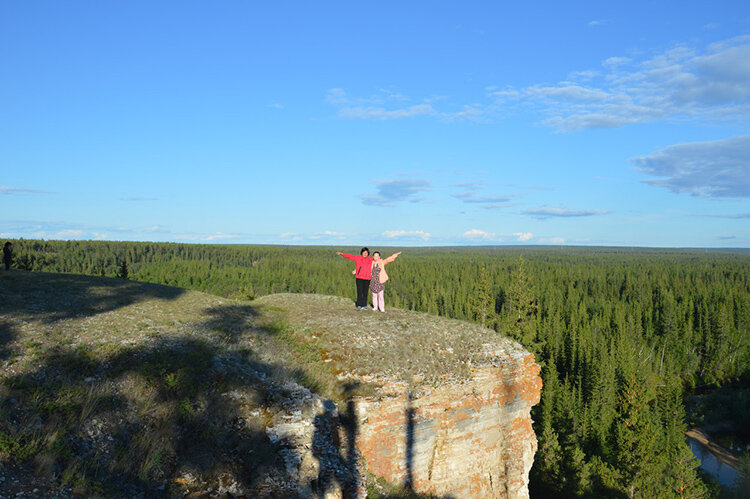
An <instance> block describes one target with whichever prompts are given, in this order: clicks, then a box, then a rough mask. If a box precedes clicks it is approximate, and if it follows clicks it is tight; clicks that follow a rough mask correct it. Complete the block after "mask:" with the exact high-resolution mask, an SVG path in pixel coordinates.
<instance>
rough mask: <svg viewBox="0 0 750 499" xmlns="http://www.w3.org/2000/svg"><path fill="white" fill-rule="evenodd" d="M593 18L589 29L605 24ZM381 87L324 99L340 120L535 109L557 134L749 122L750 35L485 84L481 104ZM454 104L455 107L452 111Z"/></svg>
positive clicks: (453, 117) (493, 117) (478, 115)
mask: <svg viewBox="0 0 750 499" xmlns="http://www.w3.org/2000/svg"><path fill="white" fill-rule="evenodd" d="M605 23H606V22H605V21H604V20H593V21H591V22H589V26H592V27H594V26H602V25H604V24H605ZM398 95H399V99H400V100H395V99H394V98H393V97H392V96H391V95H390V94H386V93H384V92H382V91H381V92H377V93H376V94H374V95H372V96H370V97H365V98H361V97H359V98H353V97H351V96H349V95H348V94H347V93H346V92H345V91H344V90H343V89H340V88H334V89H331V90H329V92H328V95H327V97H326V101H327V102H328V103H329V104H331V105H333V106H335V107H336V108H337V109H338V114H339V116H340V117H342V118H349V119H374V120H389V119H404V118H411V117H415V116H431V117H434V118H436V119H440V120H443V121H457V120H471V121H475V122H479V123H490V122H495V121H497V120H499V119H502V118H503V117H504V116H507V115H508V114H509V113H512V112H523V113H525V114H529V112H533V113H538V114H539V115H541V117H542V123H543V124H544V125H547V126H549V127H552V128H555V129H556V130H558V131H560V132H571V131H575V130H582V129H590V128H616V127H622V126H625V125H630V124H636V123H646V122H651V121H656V120H662V121H663V120H680V121H694V122H706V121H709V122H726V121H728V122H739V123H745V124H746V123H747V122H748V116H750V35H745V36H740V37H736V38H732V39H729V40H725V41H722V42H719V43H714V44H711V45H708V46H703V47H699V46H692V45H687V44H678V45H675V46H673V47H671V48H670V49H668V50H665V51H662V52H658V53H651V54H649V55H646V56H640V57H639V56H632V57H623V56H619V55H614V56H612V57H609V58H607V59H605V60H603V61H602V62H601V65H600V66H599V67H595V68H585V69H583V70H580V71H576V72H574V73H571V74H568V75H566V76H565V77H564V78H561V79H560V80H559V81H557V82H553V83H549V82H544V83H543V82H539V83H535V84H532V85H528V86H524V87H504V88H502V87H501V88H498V87H497V86H488V87H487V88H486V95H485V97H484V98H483V99H482V100H481V101H480V102H472V103H461V104H460V105H455V104H453V105H451V102H450V99H447V98H446V99H440V100H439V101H438V100H434V99H429V98H423V99H421V100H419V99H417V100H416V101H412V100H411V99H408V98H406V97H404V96H402V95H401V94H398ZM451 106H452V107H453V109H451Z"/></svg>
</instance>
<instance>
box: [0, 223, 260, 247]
mask: <svg viewBox="0 0 750 499" xmlns="http://www.w3.org/2000/svg"><path fill="white" fill-rule="evenodd" d="M0 225H1V226H2V227H3V228H4V229H5V231H4V232H3V237H8V238H17V237H23V238H26V239H52V240H55V239H58V240H60V239H61V240H85V239H109V238H111V239H115V240H120V241H139V240H160V241H184V242H213V241H219V240H233V239H239V238H242V237H246V236H247V235H246V234H245V235H241V234H225V233H222V232H215V233H198V232H174V231H171V230H169V229H167V228H164V227H160V226H156V225H154V226H151V227H121V226H90V225H84V224H77V223H70V222H65V221H57V220H56V221H46V220H45V221H35V220H0Z"/></svg>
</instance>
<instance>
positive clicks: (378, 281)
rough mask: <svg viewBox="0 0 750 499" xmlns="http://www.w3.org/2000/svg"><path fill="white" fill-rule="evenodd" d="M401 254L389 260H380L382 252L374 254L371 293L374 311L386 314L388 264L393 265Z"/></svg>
mask: <svg viewBox="0 0 750 499" xmlns="http://www.w3.org/2000/svg"><path fill="white" fill-rule="evenodd" d="M400 254H401V252H400V251H399V252H398V253H394V254H392V255H391V256H389V257H388V258H385V259H383V258H380V251H376V252H374V253H373V254H372V272H371V273H370V274H371V276H370V291H372V309H373V310H380V311H381V312H385V282H386V281H387V280H388V274H387V273H386V271H385V266H386V264H389V263H391V262H392V261H394V260H395V259H396V258H398V255H400Z"/></svg>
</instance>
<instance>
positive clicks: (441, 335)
mask: <svg viewBox="0 0 750 499" xmlns="http://www.w3.org/2000/svg"><path fill="white" fill-rule="evenodd" d="M259 303H260V304H262V305H263V306H265V307H267V308H269V309H271V310H276V311H277V312H278V313H279V314H280V315H279V318H280V320H282V321H283V323H284V324H285V326H286V327H287V329H286V330H285V334H286V335H287V340H288V341H293V342H298V343H301V344H305V345H308V346H309V348H310V351H311V352H319V353H320V354H321V359H320V360H322V363H323V364H324V365H326V366H327V367H328V368H329V369H330V372H331V373H332V374H333V375H335V376H336V377H337V379H338V381H339V382H340V385H341V386H343V387H345V388H344V392H343V393H341V394H340V397H339V403H338V406H339V407H338V412H334V411H335V409H330V410H328V411H319V415H318V416H317V419H316V420H315V421H312V422H310V421H304V418H300V419H299V420H298V421H297V422H296V423H295V424H292V425H289V424H287V425H286V426H283V427H282V432H281V433H284V434H286V435H287V440H288V441H293V442H294V443H292V444H289V445H290V448H293V449H294V454H295V455H297V456H302V457H301V458H300V459H299V462H300V464H302V466H301V467H300V477H301V476H302V475H304V474H308V475H310V476H317V477H321V476H328V475H330V477H331V478H330V479H329V480H328V481H329V482H330V484H331V485H332V486H331V487H329V486H328V484H327V483H320V480H319V479H318V480H317V481H314V483H312V484H311V486H310V489H309V490H324V491H327V492H328V493H329V496H330V497H337V496H340V495H344V496H359V497H362V496H364V495H365V493H364V486H363V482H364V481H365V480H366V478H367V475H368V474H371V475H372V476H374V477H377V478H383V479H385V480H386V481H387V482H390V483H394V484H401V485H403V486H404V487H405V488H407V489H413V490H414V491H415V492H417V493H425V494H431V495H438V496H444V497H455V498H463V497H466V498H469V497H470V498H482V497H488V498H489V497H503V498H525V497H528V475H529V470H530V469H531V466H532V463H533V458H534V453H535V451H536V447H537V444H536V437H535V435H534V432H533V429H532V427H531V417H530V410H531V407H532V406H533V405H534V404H536V403H537V402H538V401H539V397H540V391H541V378H540V377H539V367H538V366H537V365H536V363H535V362H534V357H533V355H532V354H530V353H529V352H527V351H525V350H524V349H523V348H522V347H521V346H520V345H518V344H517V343H515V342H513V341H511V340H508V339H507V338H503V337H501V336H498V335H497V334H496V333H494V332H492V331H489V330H486V329H483V328H480V327H478V326H475V325H471V324H467V323H464V322H460V321H454V320H447V319H441V318H437V317H434V316H428V315H425V314H418V313H414V312H405V311H400V310H388V311H387V312H386V313H385V314H381V313H378V312H364V311H356V310H354V309H353V307H352V306H351V303H350V302H349V301H347V300H342V299H338V298H331V297H321V296H311V295H274V296H269V297H265V298H262V299H261V300H259ZM308 367H309V366H308ZM320 414H328V416H329V417H328V418H327V419H325V418H324V419H321V416H320ZM308 419H309V418H308ZM334 420H338V421H341V422H342V424H341V426H340V428H338V430H331V427H330V425H331V423H330V421H334ZM323 421H327V422H326V423H325V424H324V423H323ZM334 424H335V423H334ZM322 428H324V429H325V431H323V430H321V429H322ZM270 431H271V432H272V433H273V434H274V435H277V438H279V439H280V440H284V436H283V435H279V432H278V430H277V429H273V428H272V429H271V430H270ZM322 433H325V434H326V435H327V436H326V438H322V437H321V434H322ZM334 434H335V435H334ZM331 435H334V438H335V439H337V442H338V443H339V445H335V446H333V447H331V448H333V449H335V451H330V452H328V451H326V450H324V449H322V448H321V445H322V444H326V445H329V444H330V438H329V437H330V436H331ZM327 439H328V440H327ZM329 447H330V445H329ZM329 450H330V449H329ZM326 452H328V454H326ZM321 455H328V457H331V458H332V459H329V461H330V462H338V463H339V464H338V465H337V466H331V465H325V466H331V470H334V471H335V470H342V471H338V473H339V475H338V476H343V475H345V474H347V473H348V475H347V478H343V479H341V480H336V479H335V476H336V474H335V473H334V471H331V472H321V470H320V467H321V465H323V463H324V461H320V460H319V459H314V458H315V457H316V456H317V457H320V456H321ZM316 460H317V461H318V462H317V463H316ZM354 461H357V462H358V463H359V464H357V465H356V466H353V467H351V466H350V467H349V468H348V469H347V465H346V464H347V463H353V462H354ZM305 462H308V463H311V465H310V466H308V469H307V470H306V471H305V470H303V468H304V464H303V463H305ZM302 481H304V479H302ZM347 487H348V488H347ZM347 490H348V492H347Z"/></svg>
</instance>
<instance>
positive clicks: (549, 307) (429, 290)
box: [14, 240, 750, 497]
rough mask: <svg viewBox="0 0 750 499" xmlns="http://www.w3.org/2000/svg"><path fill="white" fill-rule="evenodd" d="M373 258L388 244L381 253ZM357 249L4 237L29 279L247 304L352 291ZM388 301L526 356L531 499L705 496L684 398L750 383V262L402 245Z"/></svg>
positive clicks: (648, 253)
mask: <svg viewBox="0 0 750 499" xmlns="http://www.w3.org/2000/svg"><path fill="white" fill-rule="evenodd" d="M377 249H379V250H380V251H381V252H382V253H383V254H384V256H387V255H388V254H389V253H390V250H389V249H388V248H377ZM337 250H341V251H348V252H350V253H356V252H357V251H358V250H359V248H322V247H287V246H284V247H281V246H234V245H188V244H167V243H132V242H84V241H69V242H59V241H31V240H20V241H15V242H14V251H15V254H16V265H17V266H20V267H24V268H27V269H29V270H38V271H48V272H75V273H84V274H92V275H108V276H114V275H116V274H117V273H118V271H120V270H121V267H122V262H125V263H126V265H127V268H128V275H129V277H130V278H131V279H137V280H141V281H148V282H153V283H159V284H167V285H172V286H180V287H185V288H191V289H197V290H201V291H206V292H209V293H214V294H218V295H223V296H229V297H237V298H245V299H252V298H253V297H255V296H260V295H264V294H269V293H277V292H299V293H322V294H332V295H340V296H345V297H353V296H354V282H353V280H354V278H353V276H352V275H351V273H350V271H351V270H352V268H353V265H352V263H351V262H350V261H347V260H345V259H343V258H341V257H339V256H336V255H335V253H334V252H335V251H337ZM389 275H390V276H391V280H390V281H389V282H388V285H387V291H386V301H387V302H388V304H389V305H390V306H396V307H401V308H405V309H412V310H419V311H425V312H430V313H435V314H439V315H443V316H447V317H453V318H459V319H466V320H471V321H476V322H480V323H485V324H486V325H488V326H489V327H493V328H495V329H496V330H498V331H500V332H502V333H504V334H508V335H510V336H512V337H514V338H516V339H517V340H519V341H521V342H522V343H523V344H524V345H525V346H526V347H527V348H529V349H530V350H532V351H534V352H535V353H536V355H537V359H538V361H539V363H540V364H541V365H543V366H544V368H543V372H542V374H543V378H544V389H543V391H542V402H541V403H540V404H539V406H538V407H537V408H536V409H535V414H534V419H535V430H536V432H537V436H538V438H539V451H538V453H537V456H536V460H535V465H534V468H533V470H532V487H531V489H532V492H534V493H536V494H539V495H541V496H546V495H550V494H556V495H562V496H570V497H573V496H578V497H579V496H608V497H619V496H622V497H706V496H710V495H716V493H717V492H716V489H715V488H711V487H710V486H708V485H706V484H705V483H704V482H703V481H702V480H701V479H700V477H699V475H698V473H697V472H696V470H695V467H696V465H697V462H696V461H695V459H694V458H693V457H692V454H691V453H690V450H689V448H688V446H687V444H686V443H685V438H684V435H683V432H684V430H685V422H684V419H685V414H684V404H683V400H684V397H685V396H686V395H687V394H689V393H690V392H691V390H693V389H694V388H695V387H703V386H705V385H712V386H720V385H723V384H726V383H728V382H733V381H738V380H741V381H743V380H744V381H747V380H748V378H749V377H750V376H749V375H750V254H747V253H730V252H703V251H690V250H685V251H679V250H640V249H613V248H538V247H536V248H497V247H492V248H419V249H416V248H415V249H408V248H407V249H405V250H404V253H403V255H402V256H401V258H399V259H398V260H397V261H396V262H395V263H393V264H392V265H391V267H390V268H389Z"/></svg>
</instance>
